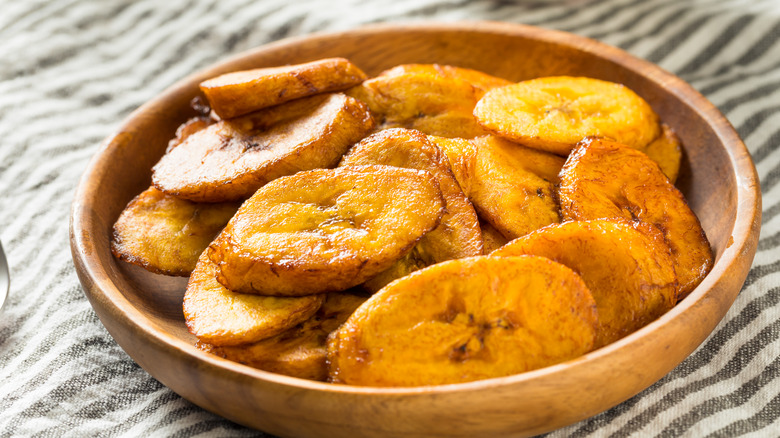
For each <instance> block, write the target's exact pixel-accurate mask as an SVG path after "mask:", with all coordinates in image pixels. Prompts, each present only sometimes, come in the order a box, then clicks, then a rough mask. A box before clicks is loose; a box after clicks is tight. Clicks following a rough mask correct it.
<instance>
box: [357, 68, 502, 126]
mask: <svg viewBox="0 0 780 438" xmlns="http://www.w3.org/2000/svg"><path fill="white" fill-rule="evenodd" d="M346 93H347V94H348V95H350V96H352V97H355V98H357V99H359V100H361V101H363V102H365V103H366V104H367V105H368V107H369V108H370V109H371V112H372V114H374V116H375V117H376V118H377V124H378V125H379V126H378V127H379V128H380V129H386V128H411V129H417V130H419V131H421V132H424V133H426V134H431V135H439V136H442V137H462V138H472V137H476V136H478V135H484V134H486V133H487V131H485V130H484V129H482V127H481V126H480V125H479V124H478V123H477V120H476V118H475V117H474V115H473V111H474V106H475V105H476V103H477V101H478V100H479V98H480V97H481V96H482V92H481V91H480V90H479V89H477V88H475V87H474V86H472V85H471V84H469V83H468V82H466V81H463V80H461V79H456V78H449V77H444V76H439V75H435V74H426V73H403V74H397V75H385V76H378V77H376V78H373V79H369V80H367V81H365V82H363V83H362V84H360V85H358V86H356V87H353V88H351V89H349V90H347V91H346Z"/></svg>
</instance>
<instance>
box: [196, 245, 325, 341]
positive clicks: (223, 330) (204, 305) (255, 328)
mask: <svg viewBox="0 0 780 438" xmlns="http://www.w3.org/2000/svg"><path fill="white" fill-rule="evenodd" d="M216 274H217V266H216V265H215V264H214V263H213V262H212V261H211V260H209V258H208V257H207V256H206V253H205V252H204V253H203V254H202V255H201V256H200V258H199V259H198V264H197V266H196V267H195V270H194V271H193V272H192V275H191V276H190V280H189V282H188V283H187V290H186V292H185V293H184V303H183V311H184V320H185V322H186V324H187V328H188V329H189V331H190V333H192V334H193V335H195V336H196V337H197V338H198V339H199V340H200V341H201V342H205V343H208V344H212V345H218V346H225V345H243V344H251V343H254V342H257V341H259V340H261V339H266V338H270V337H272V336H276V335H278V334H279V333H282V332H283V331H285V330H287V329H289V328H291V327H293V326H295V325H296V324H298V323H300V322H302V321H305V320H306V319H308V318H309V317H311V316H312V315H313V314H314V312H316V311H317V309H319V308H320V306H321V305H322V302H323V301H324V300H325V296H324V295H309V296H305V297H264V296H259V295H250V294H242V293H236V292H232V291H230V290H228V289H227V288H225V287H224V286H222V285H221V284H219V283H218V282H217V280H216Z"/></svg>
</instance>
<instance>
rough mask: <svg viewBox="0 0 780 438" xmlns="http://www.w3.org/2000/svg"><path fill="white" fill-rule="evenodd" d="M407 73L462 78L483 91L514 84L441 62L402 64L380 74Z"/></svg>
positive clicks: (394, 74)
mask: <svg viewBox="0 0 780 438" xmlns="http://www.w3.org/2000/svg"><path fill="white" fill-rule="evenodd" d="M405 73H423V74H433V75H438V76H443V77H445V78H452V79H460V80H463V81H466V82H468V83H469V84H471V85H472V86H474V87H475V88H477V89H478V90H479V91H481V92H482V93H484V92H485V91H488V90H490V89H493V88H496V87H503V86H506V85H510V84H512V81H509V80H506V79H504V78H499V77H496V76H493V75H489V74H487V73H484V72H481V71H479V70H472V69H470V68H463V67H455V66H453V65H441V64H402V65H397V66H395V67H393V68H391V69H388V70H385V71H383V72H382V73H380V74H379V75H380V76H397V75H402V74H405Z"/></svg>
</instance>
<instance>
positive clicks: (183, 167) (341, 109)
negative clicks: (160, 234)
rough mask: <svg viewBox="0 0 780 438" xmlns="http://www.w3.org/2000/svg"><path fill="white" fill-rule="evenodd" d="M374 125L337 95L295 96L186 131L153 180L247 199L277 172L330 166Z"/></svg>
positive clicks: (213, 198)
mask: <svg viewBox="0 0 780 438" xmlns="http://www.w3.org/2000/svg"><path fill="white" fill-rule="evenodd" d="M373 126H374V125H373V119H372V118H371V115H370V114H369V112H368V108H366V106H365V105H364V104H363V103H361V102H359V101H357V100H355V99H353V98H351V97H347V96H345V95H343V94H322V95H318V96H313V97H308V98H304V99H299V100H295V101H292V102H288V103H286V104H283V105H279V106H275V107H273V108H268V109H265V110H262V111H258V112H255V113H252V114H249V115H246V116H243V117H240V118H236V119H231V120H222V121H220V122H217V123H215V124H213V125H210V126H208V127H206V128H204V129H202V130H200V131H198V132H196V133H194V134H192V135H190V136H188V137H187V138H186V139H185V140H184V141H183V142H182V143H181V144H180V145H179V146H177V147H175V148H174V149H172V150H171V151H170V152H169V153H167V154H165V155H164V156H163V157H162V159H160V161H159V162H158V163H157V164H156V165H155V166H154V169H153V172H154V173H153V176H152V183H153V184H154V186H155V187H157V188H158V189H160V190H162V191H164V192H166V193H169V194H172V195H175V196H179V197H182V198H186V199H190V200H193V201H199V202H221V201H228V200H238V199H246V198H248V197H249V196H251V195H252V193H254V192H255V191H256V190H257V189H258V188H259V187H261V186H262V185H263V184H266V183H267V182H268V181H271V180H274V179H276V178H278V177H280V176H283V175H291V174H293V173H295V172H298V171H300V170H307V169H314V168H321V167H331V166H335V165H336V164H337V163H338V161H339V159H340V158H341V156H342V155H343V154H344V152H346V150H347V149H348V148H349V147H350V146H351V145H353V144H354V143H355V142H357V141H358V140H360V139H361V138H363V137H364V136H365V135H366V134H368V132H369V131H370V130H371V129H372V128H373Z"/></svg>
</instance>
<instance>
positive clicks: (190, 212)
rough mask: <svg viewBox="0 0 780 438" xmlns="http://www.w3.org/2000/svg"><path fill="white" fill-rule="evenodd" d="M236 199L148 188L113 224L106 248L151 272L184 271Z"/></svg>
mask: <svg viewBox="0 0 780 438" xmlns="http://www.w3.org/2000/svg"><path fill="white" fill-rule="evenodd" d="M239 205H240V204H239V203H235V202H230V203H219V204H199V203H195V202H190V201H187V200H184V199H179V198H176V197H174V196H171V195H166V194H165V193H163V192H161V191H159V190H157V189H155V188H154V187H150V188H148V189H147V190H145V191H144V192H142V193H141V194H140V195H138V196H136V197H135V199H133V200H132V201H130V203H129V204H127V207H125V209H124V210H123V211H122V213H121V214H120V215H119V218H118V219H117V221H116V223H115V224H114V229H113V234H112V236H111V251H112V252H113V253H114V255H115V256H116V257H117V258H118V259H120V260H123V261H125V262H129V263H132V264H134V265H138V266H141V267H143V268H145V269H146V270H148V271H151V272H154V273H156V274H164V275H175V276H187V275H190V273H191V272H192V270H193V269H195V264H196V263H197V261H198V256H199V255H200V253H202V252H203V250H204V249H206V247H208V246H209V243H211V241H212V240H214V237H216V235H217V234H218V233H219V232H220V231H221V230H222V229H223V228H224V227H225V225H227V223H228V221H229V220H230V218H231V217H233V215H234V214H235V213H236V210H238V207H239Z"/></svg>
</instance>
